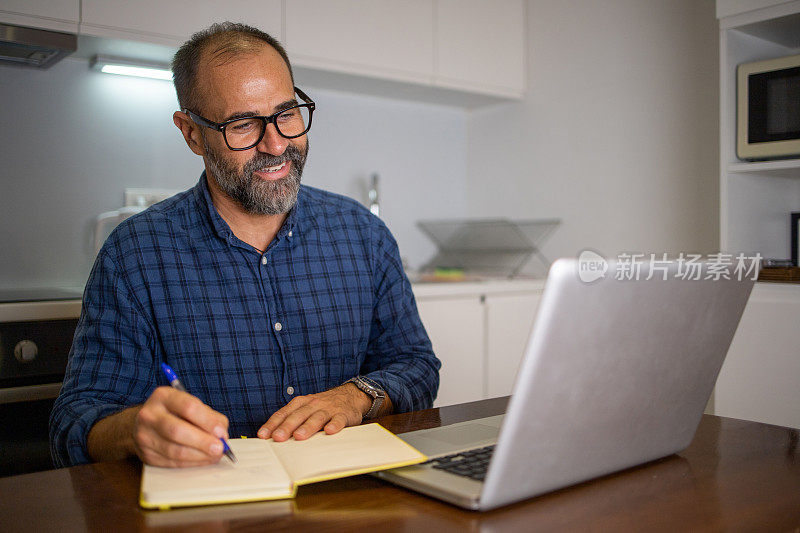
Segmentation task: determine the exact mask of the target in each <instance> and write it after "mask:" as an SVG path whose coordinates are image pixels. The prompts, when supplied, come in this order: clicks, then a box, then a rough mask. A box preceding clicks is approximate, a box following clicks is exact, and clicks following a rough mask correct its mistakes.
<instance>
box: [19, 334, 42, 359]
mask: <svg viewBox="0 0 800 533" xmlns="http://www.w3.org/2000/svg"><path fill="white" fill-rule="evenodd" d="M37 355H39V347H38V346H36V343H35V342H33V341H29V340H27V339H26V340H24V341H19V342H18V343H17V345H16V346H14V357H16V358H17V361H19V362H20V363H30V362H31V361H33V360H34V359H36V356H37Z"/></svg>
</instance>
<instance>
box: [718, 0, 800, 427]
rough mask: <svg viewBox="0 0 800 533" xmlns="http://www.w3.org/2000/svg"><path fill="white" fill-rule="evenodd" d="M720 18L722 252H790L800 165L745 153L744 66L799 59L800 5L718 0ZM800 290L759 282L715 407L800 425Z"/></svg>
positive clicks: (786, 254) (783, 254)
mask: <svg viewBox="0 0 800 533" xmlns="http://www.w3.org/2000/svg"><path fill="white" fill-rule="evenodd" d="M717 16H718V17H719V18H720V21H719V22H720V72H721V73H722V75H721V76H720V249H721V250H723V251H726V252H729V253H739V252H746V253H748V254H752V253H755V252H759V253H760V254H761V255H762V257H777V258H784V257H789V255H790V252H789V250H790V241H791V239H790V232H789V213H790V212H792V211H797V210H798V209H799V208H800V204H799V203H798V199H800V159H797V158H795V159H783V160H777V161H755V162H753V161H740V160H739V159H737V157H736V107H737V106H736V99H737V93H736V68H737V65H739V64H740V63H744V62H750V61H759V60H763V59H771V58H775V57H781V56H786V55H792V54H796V53H798V38H797V36H798V35H800V1H797V0H794V1H791V2H786V1H783V2H782V1H777V0H717ZM799 316H800V286H798V285H792V284H783V283H757V284H756V286H755V288H754V289H753V292H752V294H751V296H750V300H749V301H748V304H747V307H746V308H745V311H744V315H743V316H742V320H741V323H740V324H739V328H738V329H737V331H736V336H735V337H734V339H733V342H732V344H731V348H730V351H729V352H728V355H727V358H726V359H725V364H724V365H723V367H722V371H721V372H720V376H719V379H718V380H717V384H716V387H715V389H714V402H713V410H714V413H715V414H717V415H722V416H730V417H734V418H744V419H748V420H756V421H759V422H767V423H773V424H779V425H786V426H793V427H800V386H798V382H800V328H798V327H797V325H798V317H799Z"/></svg>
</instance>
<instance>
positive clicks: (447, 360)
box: [417, 296, 486, 407]
mask: <svg viewBox="0 0 800 533" xmlns="http://www.w3.org/2000/svg"><path fill="white" fill-rule="evenodd" d="M417 307H418V308H419V315H420V318H421V319H422V323H423V324H425V329H426V330H427V331H428V336H429V337H430V339H431V343H432V344H433V351H434V353H435V354H436V356H437V357H438V358H439V360H440V361H441V362H442V368H441V370H440V371H439V394H438V396H437V398H436V403H435V404H434V405H436V406H437V407H441V406H443V405H452V404H456V403H463V402H471V401H474V400H480V399H482V398H484V392H483V376H484V373H485V371H486V370H485V368H484V338H485V332H484V327H485V324H484V309H483V305H482V304H481V300H480V297H477V296H463V297H457V298H436V299H421V300H418V301H417Z"/></svg>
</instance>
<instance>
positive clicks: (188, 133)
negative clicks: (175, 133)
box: [172, 111, 206, 156]
mask: <svg viewBox="0 0 800 533" xmlns="http://www.w3.org/2000/svg"><path fill="white" fill-rule="evenodd" d="M172 122H174V123H175V126H177V128H178V129H179V130H181V133H182V134H183V139H184V140H185V141H186V146H188V147H189V149H190V150H191V151H192V152H194V153H196V154H197V155H199V156H204V155H206V150H205V145H204V143H203V136H202V135H201V133H200V126H199V125H198V124H196V123H195V122H194V121H193V120H192V119H190V118H189V115H187V114H186V113H183V112H181V111H175V112H174V113H173V114H172Z"/></svg>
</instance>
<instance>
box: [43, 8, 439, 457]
mask: <svg viewBox="0 0 800 533" xmlns="http://www.w3.org/2000/svg"><path fill="white" fill-rule="evenodd" d="M173 72H174V80H175V88H176V92H177V94H178V101H179V104H180V107H181V111H178V112H176V113H175V114H174V116H173V120H174V122H175V125H176V126H177V127H178V128H179V129H180V131H181V133H182V134H183V137H184V139H185V141H186V144H187V145H188V146H189V148H190V149H191V150H192V151H193V152H194V153H195V154H197V155H199V156H202V157H203V159H204V162H205V168H206V170H205V172H204V173H203V175H202V176H201V178H200V181H199V183H198V184H197V185H196V186H195V187H194V188H193V189H190V190H189V191H186V192H184V193H182V194H179V195H177V196H175V197H173V198H171V199H169V200H166V201H165V202H162V203H160V204H158V205H156V206H154V207H152V208H150V209H148V210H147V211H145V212H144V213H142V214H140V215H137V216H134V217H132V218H130V219H128V220H127V221H126V222H124V223H122V224H121V225H120V226H119V227H118V228H117V229H116V230H115V231H114V233H113V234H112V235H111V237H109V239H108V241H107V242H106V244H105V245H104V247H103V249H102V250H101V251H100V253H99V255H98V257H97V260H96V262H95V265H94V268H93V270H92V274H91V276H90V278H89V282H88V283H87V287H86V291H85V293H84V301H83V309H82V313H81V319H80V322H79V324H78V328H77V331H76V334H75V339H74V342H73V346H72V351H71V354H70V362H69V365H68V368H67V373H66V377H65V380H64V385H63V388H62V390H61V394H60V395H59V398H58V400H57V401H56V404H55V407H54V409H53V414H52V417H51V446H52V451H53V456H54V459H55V461H56V464H57V465H69V464H76V463H83V462H88V461H91V460H95V461H101V460H112V459H118V458H123V457H127V456H131V455H137V456H138V457H140V458H141V459H142V461H144V462H146V463H148V464H153V465H158V466H193V465H203V464H210V463H214V462H216V461H218V460H219V459H220V457H221V455H222V445H221V442H220V440H219V439H220V438H227V437H228V436H229V435H232V436H239V435H249V436H254V435H257V436H258V437H261V438H269V437H272V438H273V439H275V440H276V441H282V440H286V439H288V438H290V437H294V438H295V439H305V438H308V437H309V436H311V435H312V434H314V433H315V432H317V431H319V430H324V431H325V432H327V433H335V432H337V431H340V430H341V429H342V428H343V427H345V426H347V425H354V424H359V423H360V422H361V421H362V419H364V418H365V417H367V418H371V417H374V416H378V415H382V414H386V413H390V412H392V411H398V412H401V411H408V410H414V409H420V408H426V407H429V406H430V405H431V404H432V402H433V399H434V398H435V395H436V390H437V388H438V382H439V378H438V369H439V366H440V363H439V361H438V360H437V359H436V357H435V356H434V355H433V352H432V350H431V345H430V341H429V340H428V337H427V335H426V333H425V330H424V328H423V326H422V324H421V322H420V319H419V315H418V313H417V309H416V304H415V302H414V298H413V295H412V293H411V288H410V284H409V282H408V279H407V278H406V276H405V274H404V273H403V270H402V265H401V262H400V259H399V254H398V250H397V245H396V243H395V241H394V239H393V238H392V236H391V234H390V233H389V231H388V229H387V228H386V226H385V225H384V224H383V223H382V222H381V221H380V220H379V219H378V218H376V217H374V216H372V215H371V214H370V213H369V212H368V211H367V210H366V209H365V208H363V207H362V206H360V205H359V204H357V203H356V202H354V201H352V200H349V199H346V198H344V197H341V196H338V195H334V194H331V193H326V192H323V191H320V190H317V189H313V188H311V187H306V186H302V187H301V186H300V176H301V172H302V169H303V165H304V163H305V159H306V154H307V152H308V138H307V136H306V134H307V131H308V128H310V125H311V117H312V113H313V108H314V104H313V102H311V100H310V99H309V98H308V97H307V96H306V95H305V94H304V93H303V92H302V91H301V90H296V88H295V87H294V80H293V76H292V72H291V66H290V64H289V60H288V58H287V57H286V53H285V51H284V50H283V48H282V47H281V46H280V45H279V44H278V43H277V42H276V41H275V40H274V39H273V38H272V37H270V36H269V35H266V34H264V33H262V32H260V31H259V30H256V29H254V28H251V27H248V26H244V25H239V24H231V23H225V24H219V25H214V26H212V27H211V28H209V29H208V30H205V31H203V32H200V33H198V34H195V35H194V36H193V37H192V38H191V39H190V40H189V41H188V42H187V43H186V44H184V46H183V47H182V48H181V49H180V50H179V51H178V53H177V54H176V55H175V59H174V61H173ZM297 97H299V98H300V100H299V101H298V99H297ZM161 362H166V363H168V364H169V365H170V366H172V367H173V368H174V369H175V371H176V372H177V374H178V376H180V378H181V381H182V382H183V384H184V385H185V387H186V388H187V389H188V391H189V392H191V393H192V394H188V393H185V392H181V391H178V390H176V389H173V388H170V387H168V386H166V385H167V382H166V379H165V378H164V377H163V376H162V375H161V372H160V369H159V366H160V363H161Z"/></svg>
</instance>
